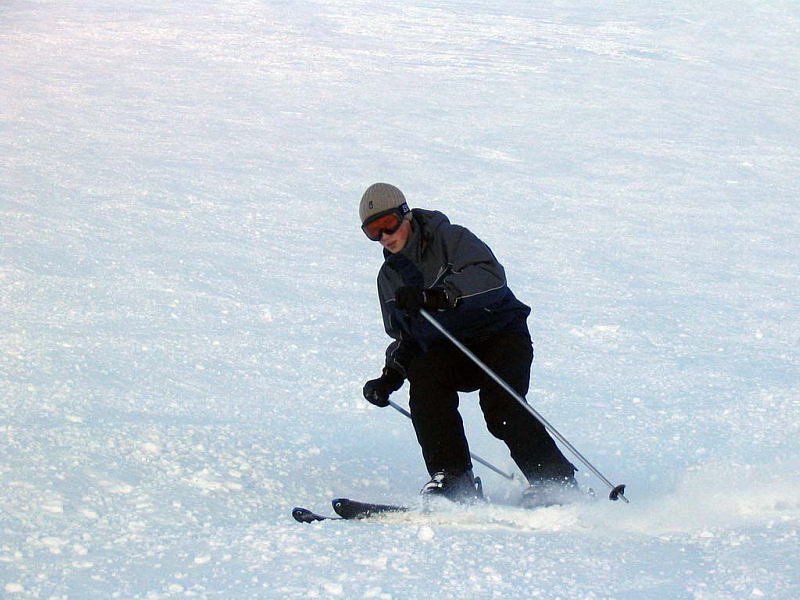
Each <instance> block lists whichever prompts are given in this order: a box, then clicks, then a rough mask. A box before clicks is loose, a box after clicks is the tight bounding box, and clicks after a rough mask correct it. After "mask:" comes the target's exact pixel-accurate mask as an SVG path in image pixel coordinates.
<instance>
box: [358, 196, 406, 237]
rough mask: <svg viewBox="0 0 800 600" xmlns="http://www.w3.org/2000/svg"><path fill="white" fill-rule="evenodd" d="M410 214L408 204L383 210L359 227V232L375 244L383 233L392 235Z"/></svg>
mask: <svg viewBox="0 0 800 600" xmlns="http://www.w3.org/2000/svg"><path fill="white" fill-rule="evenodd" d="M410 212H411V209H410V208H408V204H406V203H405V202H403V203H402V204H401V205H400V206H398V207H396V208H390V209H389V210H384V211H383V212H379V213H378V214H376V215H372V216H371V217H370V218H369V219H367V220H366V221H364V223H363V224H362V225H361V230H362V231H363V232H364V234H365V235H366V236H367V237H368V238H369V239H371V240H372V241H373V242H377V241H379V240H380V239H381V237H383V234H384V233H387V234H389V235H392V234H393V233H395V232H396V231H397V230H398V229H400V226H401V225H402V224H403V219H405V217H406V215H407V214H408V213H410Z"/></svg>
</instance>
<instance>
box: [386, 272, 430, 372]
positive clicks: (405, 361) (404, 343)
mask: <svg viewBox="0 0 800 600" xmlns="http://www.w3.org/2000/svg"><path fill="white" fill-rule="evenodd" d="M390 290H391V288H390V286H389V285H388V282H386V281H385V280H384V279H382V277H381V275H379V276H378V299H379V300H380V303H381V315H382V316H383V327H384V329H385V330H386V333H387V334H388V335H389V337H391V338H392V343H390V344H389V346H388V347H387V348H386V362H385V366H386V367H388V368H390V369H394V370H395V371H398V372H399V373H400V374H401V375H402V376H403V377H407V374H406V373H407V369H408V367H409V365H410V364H411V360H412V359H413V358H414V356H416V354H417V353H418V352H419V351H420V349H419V345H418V344H417V343H416V342H415V341H414V340H411V339H407V338H406V337H405V336H404V335H403V331H402V329H401V328H400V326H399V324H398V323H397V322H396V321H395V317H394V314H393V313H394V309H393V307H394V302H395V299H394V295H391V291H390ZM390 296H391V297H390Z"/></svg>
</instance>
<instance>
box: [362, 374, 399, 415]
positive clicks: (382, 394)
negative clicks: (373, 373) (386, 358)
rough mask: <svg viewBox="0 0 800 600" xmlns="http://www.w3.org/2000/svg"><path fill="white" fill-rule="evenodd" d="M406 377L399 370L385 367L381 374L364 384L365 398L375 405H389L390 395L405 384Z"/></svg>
mask: <svg viewBox="0 0 800 600" xmlns="http://www.w3.org/2000/svg"><path fill="white" fill-rule="evenodd" d="M403 381H404V377H403V376H402V375H401V374H400V372H399V371H397V370H395V369H390V368H389V367H384V368H383V371H382V372H381V376H380V377H378V378H377V379H370V380H369V381H368V382H367V383H365V384H364V398H366V399H367V402H369V403H371V404H374V405H375V406H380V407H381V408H383V407H384V406H389V396H391V395H392V392H396V391H397V390H399V389H400V388H401V387H402V385H403Z"/></svg>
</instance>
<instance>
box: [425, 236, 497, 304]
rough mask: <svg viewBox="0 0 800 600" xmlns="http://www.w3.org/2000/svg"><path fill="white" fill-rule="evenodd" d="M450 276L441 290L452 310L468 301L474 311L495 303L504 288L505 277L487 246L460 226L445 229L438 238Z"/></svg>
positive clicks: (445, 279) (444, 281) (446, 278)
mask: <svg viewBox="0 0 800 600" xmlns="http://www.w3.org/2000/svg"><path fill="white" fill-rule="evenodd" d="M440 240H441V242H440V243H441V244H442V245H443V248H442V250H443V253H444V255H445V257H446V260H447V263H448V267H449V273H448V274H447V276H446V277H444V279H443V281H442V286H443V287H444V288H445V290H446V292H447V297H448V300H449V302H450V305H451V306H457V305H458V304H460V303H462V302H464V301H469V302H470V304H472V305H473V306H474V307H479V306H488V305H490V304H492V303H494V302H495V301H496V300H497V298H498V295H500V294H502V293H503V291H504V288H505V287H506V274H505V270H504V269H503V266H502V265H501V264H500V263H499V262H498V261H497V259H496V258H495V256H494V254H493V253H492V251H491V249H490V248H489V246H487V245H486V244H485V243H484V242H483V241H481V240H480V239H479V238H478V237H477V236H476V235H475V234H474V233H472V232H471V231H470V230H469V229H467V228H465V227H461V226H460V225H447V226H445V227H443V228H442V231H441V235H440Z"/></svg>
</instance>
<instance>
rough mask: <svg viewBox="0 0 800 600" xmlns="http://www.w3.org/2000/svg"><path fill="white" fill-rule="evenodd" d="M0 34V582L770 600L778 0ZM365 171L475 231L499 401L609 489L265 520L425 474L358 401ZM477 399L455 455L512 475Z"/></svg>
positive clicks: (785, 593)
mask: <svg viewBox="0 0 800 600" xmlns="http://www.w3.org/2000/svg"><path fill="white" fill-rule="evenodd" d="M0 23H1V24H2V26H1V27H0V80H2V84H0V153H1V158H0V166H1V167H2V170H1V171H0V234H2V255H0V297H1V300H2V304H1V305H0V311H2V312H1V313H0V321H1V322H2V327H0V394H1V396H0V596H3V597H8V598H29V597H30V598H110V597H111V598H114V597H116V598H179V597H208V598H255V597H261V598H306V597H320V598H335V597H342V598H427V597H437V598H547V599H552V598H576V599H577V598H581V599H583V598H596V599H599V598H625V599H641V600H644V599H662V598H663V599H670V600H674V599H689V598H691V599H697V600H707V599H727V598H736V599H738V598H786V599H790V598H791V599H795V598H798V597H800V558H798V557H800V549H799V546H798V541H800V536H798V528H799V527H800V478H799V477H798V471H799V470H800V442H798V439H799V438H800V425H799V424H800V358H799V357H798V341H799V340H798V338H799V337H800V303H798V297H799V296H800V261H799V260H798V248H799V247H800V209H799V208H798V198H800V142H798V140H800V6H798V4H797V3H796V2H792V1H788V0H785V1H782V0H775V1H770V2H767V1H763V2H761V1H755V0H749V1H748V0H744V1H741V2H735V3H733V2H717V1H710V2H689V1H685V0H664V1H659V2H644V1H641V0H640V1H635V0H634V1H632V2H607V3H595V2H590V1H588V0H578V1H576V2H570V3H567V2H556V1H549V2H523V1H516V2H514V1H510V0H498V1H494V2H475V1H470V0H466V1H458V2H456V1H454V0H440V1H438V2H433V1H431V0H410V1H407V2H371V1H352V0H348V1H345V0H338V1H337V0H319V1H316V2H312V1H307V2H291V1H286V0H284V1H279V0H276V1H261V2H259V1H256V0H228V1H226V2H207V1H199V0H198V1H195V2H183V1H176V2H156V1H154V0H139V1H137V2H126V1H124V0H120V1H114V2H112V1H110V0H81V1H77V0H67V1H63V2H54V1H47V0H9V1H6V2H3V3H2V5H0ZM375 181H389V182H392V183H394V184H396V185H398V186H400V187H401V188H402V189H403V190H404V191H405V192H406V194H407V196H408V198H409V201H410V203H411V204H412V205H414V206H421V207H427V208H436V209H440V210H443V211H445V212H446V213H447V214H448V215H449V216H450V217H451V219H452V220H453V221H455V222H457V223H460V224H463V225H466V226H468V227H471V228H472V229H474V230H475V231H476V232H477V233H478V234H479V235H480V236H481V237H483V238H484V239H485V240H486V241H487V242H488V243H489V244H490V245H491V246H492V247H493V249H494V250H495V252H496V254H497V255H498V257H499V258H500V259H501V261H502V262H503V263H504V264H505V266H506V269H507V272H508V275H509V279H510V282H511V284H512V287H513V289H514V290H515V291H516V292H517V295H518V296H519V297H521V298H522V299H524V300H525V301H526V302H527V303H529V304H530V305H531V306H532V307H533V311H534V313H533V316H532V318H531V326H532V330H533V333H534V337H535V344H536V353H537V358H536V362H535V365H534V375H533V388H532V390H531V393H530V395H529V398H530V400H531V402H533V403H535V406H536V407H537V408H538V409H539V410H540V411H541V412H542V413H543V414H544V415H545V416H547V418H548V419H549V420H550V421H551V422H552V423H553V424H554V425H556V426H557V427H558V428H559V429H560V430H561V431H562V433H563V434H564V435H566V436H567V438H568V439H570V440H571V441H572V442H573V443H574V444H575V445H576V446H577V447H578V448H579V449H580V450H581V451H582V452H583V453H584V454H585V455H586V456H587V457H589V458H590V459H591V460H592V461H593V462H594V463H595V464H596V465H597V466H598V467H599V468H600V469H601V470H602V471H603V472H604V473H605V474H606V475H607V476H608V477H609V478H610V479H611V480H613V481H614V482H625V483H627V484H628V494H627V495H628V497H629V498H630V500H631V503H630V505H623V504H622V503H611V502H606V501H604V500H602V501H599V502H596V503H594V504H587V505H580V506H573V507H562V508H552V509H546V510H541V511H536V512H530V513H525V512H522V511H519V510H516V509H512V508H504V507H498V508H491V509H490V508H484V509H475V510H473V511H466V512H465V511H460V512H458V511H457V512H455V513H453V514H447V513H445V514H444V515H441V516H436V517H431V518H425V517H419V516H417V517H413V516H405V517H403V518H398V517H395V518H387V519H386V520H385V522H382V523H376V522H373V523H336V522H327V523H318V524H314V525H300V524H297V523H295V522H294V521H293V520H292V519H291V516H290V510H291V508H292V507H293V506H294V505H302V506H307V507H309V508H312V509H315V510H320V511H329V505H328V504H327V502H328V499H329V498H330V497H333V496H349V497H354V498H360V499H369V500H375V501H406V502H411V501H414V499H415V497H416V494H417V491H418V489H419V488H420V487H421V485H422V484H423V483H424V481H425V472H424V468H423V466H422V462H421V459H420V456H419V452H418V450H417V448H416V442H415V440H414V437H413V433H412V430H411V428H410V424H409V422H408V421H407V420H406V419H405V418H404V417H402V416H401V415H400V414H398V413H397V412H394V411H392V410H391V409H386V410H383V411H381V410H379V409H376V408H373V407H371V406H369V405H368V404H367V403H366V402H364V401H363V400H362V399H361V398H360V390H361V385H362V383H363V381H364V380H366V379H368V378H371V377H374V376H375V375H376V374H377V373H378V371H379V369H380V366H381V361H382V353H383V349H384V346H385V343H386V341H387V340H386V338H385V335H384V334H383V331H382V326H381V321H380V314H379V310H378V307H377V303H376V299H375V289H374V285H375V284H374V277H375V274H376V271H377V268H378V267H379V264H380V261H381V256H380V252H379V249H378V248H377V246H376V245H375V244H372V243H370V242H368V241H367V240H366V239H365V238H364V236H363V235H362V233H361V232H360V231H359V229H358V225H359V223H358V216H357V203H358V199H359V198H360V195H361V192H362V191H363V189H365V188H366V187H367V186H368V185H369V184H370V183H373V182H375ZM406 394H407V392H406V389H405V388H404V389H403V390H402V391H401V392H399V393H398V394H397V395H396V398H397V400H398V401H399V402H401V403H405V402H406V401H407V396H406ZM474 400H475V399H474V397H472V396H468V397H466V398H465V399H464V402H463V413H464V416H465V420H466V423H467V428H468V432H469V435H470V440H471V443H472V447H473V450H474V451H476V452H478V453H479V454H481V455H484V456H485V457H486V458H489V459H490V460H493V461H495V462H496V463H497V464H498V465H500V466H502V467H503V468H506V469H511V468H512V464H511V462H510V460H509V458H508V456H507V453H506V452H505V451H504V449H503V447H502V446H501V445H500V444H499V442H497V441H496V440H494V439H493V438H491V436H490V435H489V434H488V433H487V432H486V431H485V428H484V426H483V425H482V418H481V416H480V413H479V411H478V409H477V407H476V402H475V401H474ZM477 471H478V472H479V474H480V475H481V476H482V477H483V479H484V484H485V487H486V488H487V491H488V492H489V493H490V494H492V495H493V496H494V497H495V498H498V499H500V500H501V501H503V502H510V501H513V499H514V497H515V494H518V492H519V489H518V488H517V487H516V485H515V484H511V483H506V482H504V481H503V480H502V479H500V478H498V477H497V476H496V475H493V474H492V473H490V472H488V471H487V470H486V469H483V468H478V469H477ZM581 482H582V483H583V484H584V485H591V486H593V487H595V488H597V489H598V492H600V493H601V495H603V494H604V490H603V489H602V486H601V485H600V484H599V482H598V481H596V480H595V479H593V478H592V477H590V476H589V475H587V474H586V472H585V470H584V471H582V473H581Z"/></svg>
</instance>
